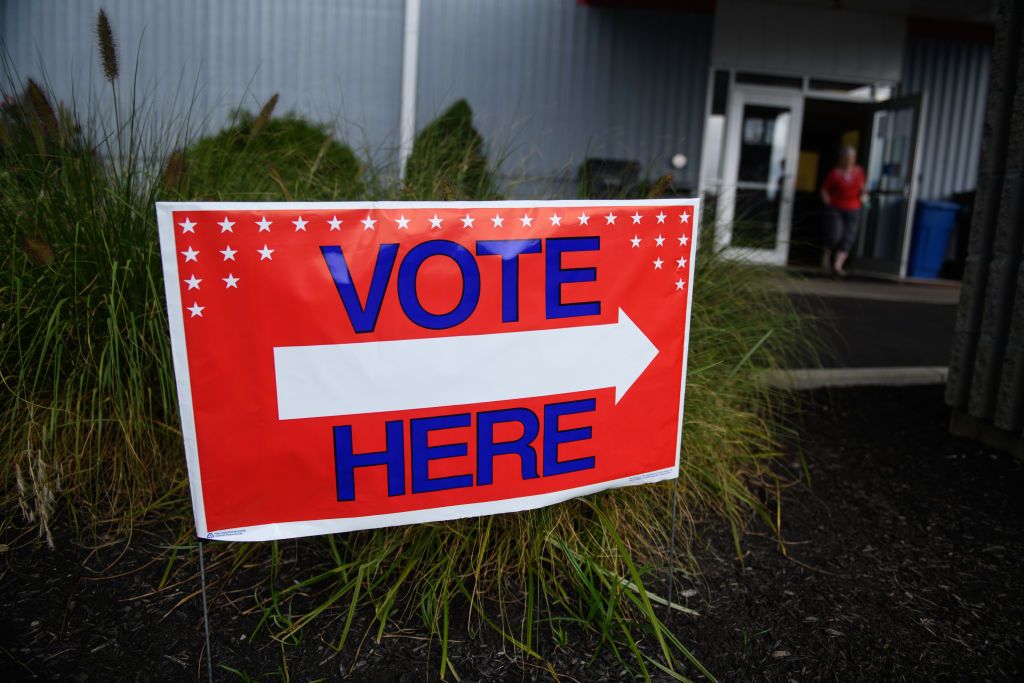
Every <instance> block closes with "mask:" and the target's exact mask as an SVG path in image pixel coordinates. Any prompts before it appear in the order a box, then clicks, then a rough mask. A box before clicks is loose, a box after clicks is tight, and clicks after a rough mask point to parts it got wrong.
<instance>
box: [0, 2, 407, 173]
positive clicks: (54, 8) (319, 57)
mask: <svg viewBox="0 0 1024 683" xmlns="http://www.w3.org/2000/svg"><path fill="white" fill-rule="evenodd" d="M404 6H405V3H404V0H346V1H345V2H334V1H333V0H289V2H244V1H242V0H220V1H218V2H203V1H200V0H175V1H174V2H168V1H166V0H165V1H159V0H102V1H101V0H81V1H76V2H69V1H67V0H4V1H3V2H0V40H2V44H3V47H4V48H5V49H6V50H7V51H8V53H9V55H10V59H11V61H12V63H13V64H14V66H15V67H16V68H17V71H18V73H19V75H20V76H22V77H33V78H36V79H37V80H46V81H47V82H48V83H49V85H50V88H51V91H52V92H53V93H54V94H55V95H56V97H57V99H59V100H61V101H63V102H71V101H72V99H74V101H75V102H76V104H77V105H78V109H79V110H80V111H90V112H94V113H95V112H97V111H98V112H100V113H101V114H109V108H110V90H109V87H107V84H106V83H105V82H104V81H103V76H102V71H101V68H100V64H99V57H98V53H97V49H96V41H95V31H94V29H95V26H96V14H97V12H98V10H99V8H100V7H103V8H105V10H106V12H107V15H108V17H109V18H110V23H111V25H112V27H113V30H114V34H115V37H116V39H117V42H118V45H119V54H120V58H121V81H122V82H123V83H125V84H126V86H127V84H129V83H130V79H131V77H132V75H133V72H134V69H135V67H136V66H137V67H138V75H139V80H138V86H139V92H140V95H141V99H142V101H144V102H145V103H146V104H147V105H148V106H151V107H152V108H153V109H154V110H155V111H159V112H169V111H177V112H178V113H179V114H181V113H182V112H183V111H185V110H187V109H188V108H189V107H191V109H192V113H193V115H194V116H195V117H196V118H197V119H199V122H200V124H201V126H202V127H203V128H204V129H206V130H216V129H218V128H220V127H221V126H222V125H223V124H224V122H225V121H226V119H227V116H228V114H229V113H230V112H231V111H232V110H234V109H235V108H237V107H238V106H240V105H241V106H244V107H246V108H248V109H250V110H259V108H260V107H261V106H262V105H263V103H264V102H265V101H266V100H267V99H268V98H269V97H270V96H271V95H272V94H274V93H275V92H277V93H280V95H281V99H280V102H279V104H278V109H277V111H278V112H286V111H290V110H295V111H297V112H300V113H302V114H303V115H305V116H308V117H310V118H313V119H316V120H320V121H331V122H345V123H346V124H347V125H345V127H344V129H342V130H339V131H338V133H339V135H340V136H341V137H344V138H346V139H347V141H348V142H349V143H350V144H352V145H354V146H356V147H363V148H369V149H372V150H374V151H375V153H376V154H377V155H378V156H381V155H383V156H385V157H391V156H392V154H391V153H392V152H393V151H394V149H395V146H396V144H397V143H396V140H397V135H398V114H399V98H400V95H401V73H402V25H403V18H404ZM136 55H137V57H138V59H137V60H136ZM136 62H137V63H136Z"/></svg>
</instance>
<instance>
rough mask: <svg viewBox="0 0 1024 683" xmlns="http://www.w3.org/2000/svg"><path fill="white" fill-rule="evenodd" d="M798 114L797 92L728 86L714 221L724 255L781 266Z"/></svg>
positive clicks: (790, 206) (786, 243)
mask: <svg viewBox="0 0 1024 683" xmlns="http://www.w3.org/2000/svg"><path fill="white" fill-rule="evenodd" d="M802 118H803V94H802V93H800V92H799V91H795V90H786V89H782V88H766V87H756V86H746V85H738V86H736V87H734V88H733V90H732V93H731V102H730V106H729V114H728V119H727V124H726V132H725V155H724V156H725V164H724V167H723V173H722V181H723V186H722V191H721V193H720V195H719V197H720V199H719V202H720V203H719V208H718V212H717V219H716V225H715V243H716V246H718V247H719V248H720V249H723V250H724V251H725V253H726V255H727V256H731V257H735V258H740V259H744V260H748V261H754V262H756V263H767V264H774V265H780V266H781V265H785V264H786V258H787V256H788V254H789V232H790V219H791V218H792V215H793V194H794V192H795V189H796V172H795V171H796V166H797V159H798V156H797V155H798V153H799V145H800V127H801V123H802Z"/></svg>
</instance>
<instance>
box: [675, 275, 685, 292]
mask: <svg viewBox="0 0 1024 683" xmlns="http://www.w3.org/2000/svg"><path fill="white" fill-rule="evenodd" d="M684 285H686V283H685V282H683V278H679V279H678V280H676V291H677V292H678V291H679V290H680V289H682V288H683V286H684Z"/></svg>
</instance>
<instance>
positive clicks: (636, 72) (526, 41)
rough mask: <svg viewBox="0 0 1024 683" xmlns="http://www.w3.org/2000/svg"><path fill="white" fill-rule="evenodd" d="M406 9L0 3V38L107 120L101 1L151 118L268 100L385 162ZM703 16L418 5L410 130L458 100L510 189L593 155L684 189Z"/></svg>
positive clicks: (214, 122) (696, 134) (549, 181)
mask: <svg viewBox="0 0 1024 683" xmlns="http://www.w3.org/2000/svg"><path fill="white" fill-rule="evenodd" d="M404 5H405V3H404V0H346V2H335V1H333V0H290V1H289V2H271V1H260V2H243V1H241V0H222V1H220V2H202V1H200V0H182V1H179V2H167V1H158V0H102V1H101V0H87V1H82V2H65V1H60V0H6V1H5V2H2V3H0V38H2V41H3V45H4V47H5V48H6V50H7V51H8V52H9V54H10V57H11V61H12V63H13V64H14V65H15V66H16V68H17V70H18V71H19V74H20V75H21V76H22V77H28V76H31V77H34V78H37V79H40V80H43V79H45V80H46V81H48V82H49V84H50V87H51V90H52V92H53V93H54V94H55V95H56V97H57V98H58V99H59V100H62V101H64V102H70V101H71V100H72V99H74V100H75V101H76V103H77V104H78V106H79V109H80V110H81V109H83V103H87V102H90V103H91V104H90V105H89V107H88V109H89V111H92V112H100V113H101V115H107V116H109V113H110V93H109V88H108V87H107V86H106V84H105V83H104V82H103V79H102V73H101V70H100V65H99V59H98V56H97V51H96V46H95V40H94V31H93V28H94V26H95V21H96V13H97V11H98V9H99V8H100V7H101V6H102V7H104V8H106V11H107V13H108V15H109V17H110V20H111V24H112V25H113V28H114V32H115V35H116V37H117V40H118V43H119V45H120V55H121V59H122V68H121V73H122V79H124V78H126V77H129V76H130V75H131V74H132V72H133V70H134V68H135V67H136V53H138V63H137V66H138V70H139V71H138V72H139V77H140V78H139V83H140V90H141V93H142V97H143V99H144V100H145V101H146V102H147V103H148V104H149V105H151V106H152V107H153V109H154V110H156V111H160V112H165V113H167V112H175V111H176V112H177V113H178V115H181V114H182V113H183V112H184V111H186V110H188V109H191V111H192V113H193V116H194V117H196V118H198V119H200V124H201V125H200V127H201V128H202V129H204V130H215V129H217V128H219V127H221V126H222V125H223V124H224V122H225V121H226V120H227V117H228V114H229V113H230V112H231V111H232V110H233V109H235V108H236V107H238V106H239V105H242V106H245V107H247V108H249V109H250V110H256V109H259V107H260V106H262V104H263V103H264V102H265V101H266V100H267V99H268V98H269V97H270V96H271V95H272V94H273V93H275V92H277V93H280V95H281V99H280V103H279V104H278V111H279V112H285V111H289V110H294V111H297V112H299V113H301V114H303V115H305V116H307V117H310V118H313V119H316V120H320V121H331V122H337V123H338V124H339V126H341V129H340V130H338V134H339V136H340V137H343V138H344V139H346V140H347V141H348V142H349V143H350V144H352V145H353V146H355V147H357V148H361V149H367V150H372V152H373V155H374V158H375V160H376V161H377V162H378V163H389V162H393V161H394V160H395V158H396V151H397V140H398V132H399V131H398V117H399V108H400V96H401V73H402V68H401V66H402V32H403V22H404ZM711 25H712V19H711V16H710V15H704V14H697V15H694V14H687V13H683V12H655V11H640V10H637V11H634V10H628V9H621V8H616V9H605V8H595V7H586V6H580V5H578V4H576V3H575V2H572V0H515V1H508V0H425V1H424V2H423V6H422V26H421V34H420V36H421V37H420V64H419V79H420V80H419V89H418V97H417V112H416V114H417V120H416V122H417V127H418V128H421V127H422V126H424V125H425V124H426V123H428V122H429V121H430V120H431V119H433V118H434V117H435V116H437V115H438V114H439V113H440V112H441V111H443V110H444V108H446V107H447V106H448V105H449V104H450V103H451V102H452V101H454V100H456V99H458V98H462V97H465V98H466V99H468V101H469V102H470V104H471V105H472V107H473V109H474V111H475V112H476V121H477V125H478V127H479V128H480V130H481V133H482V134H483V136H484V139H485V140H486V141H487V144H488V148H489V152H490V153H491V158H492V159H496V158H499V157H501V158H503V159H504V161H503V163H502V166H501V170H502V174H503V176H505V177H506V178H507V179H508V180H510V181H511V180H513V179H519V178H521V177H522V176H525V177H527V178H528V179H529V180H530V181H531V182H528V183H525V184H522V183H515V184H512V185H511V186H510V187H509V191H510V194H513V195H516V194H519V195H523V194H533V195H537V194H541V195H545V194H556V193H565V192H573V191H575V186H574V183H573V181H572V179H573V178H574V177H575V174H576V169H577V167H578V165H579V164H580V162H581V161H582V160H583V159H584V158H585V157H587V156H604V157H621V158H627V159H636V160H638V161H640V162H641V164H642V165H643V166H644V167H645V168H646V169H648V172H649V174H650V175H652V176H656V175H660V174H663V173H666V172H668V171H669V170H670V169H669V167H668V159H669V158H670V157H671V156H672V155H673V154H675V153H677V152H682V153H683V154H685V155H686V156H687V157H688V158H689V165H688V167H687V168H686V169H684V170H683V171H682V172H681V173H679V174H678V182H679V184H681V185H683V186H688V187H694V188H695V187H696V184H697V170H698V169H699V167H700V141H701V130H702V126H703V118H704V99H705V91H706V84H707V77H708V57H709V53H710V47H711V45H710V43H711Z"/></svg>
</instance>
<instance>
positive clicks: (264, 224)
mask: <svg viewBox="0 0 1024 683" xmlns="http://www.w3.org/2000/svg"><path fill="white" fill-rule="evenodd" d="M256 225H258V226H260V230H259V231H260V232H270V225H271V221H268V220H267V217H266V216H264V217H263V218H262V219H261V220H258V221H256Z"/></svg>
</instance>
